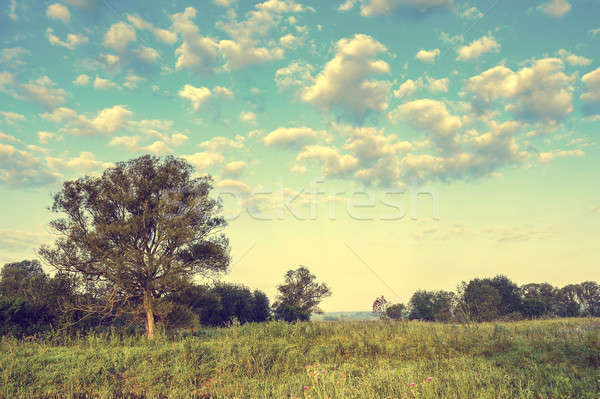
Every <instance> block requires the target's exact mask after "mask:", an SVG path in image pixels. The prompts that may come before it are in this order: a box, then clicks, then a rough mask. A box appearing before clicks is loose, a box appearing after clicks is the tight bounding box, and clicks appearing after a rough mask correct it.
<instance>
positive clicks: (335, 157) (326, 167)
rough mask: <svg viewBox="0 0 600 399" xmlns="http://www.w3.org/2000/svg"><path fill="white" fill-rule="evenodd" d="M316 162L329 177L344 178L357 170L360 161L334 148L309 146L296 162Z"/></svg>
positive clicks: (301, 152)
mask: <svg viewBox="0 0 600 399" xmlns="http://www.w3.org/2000/svg"><path fill="white" fill-rule="evenodd" d="M307 160H316V161H318V162H319V163H320V164H321V167H322V168H323V172H324V173H325V174H326V175H327V176H343V175H347V174H348V173H349V172H352V171H354V170H356V168H357V167H358V164H359V162H358V159H357V158H355V157H353V156H352V155H349V154H340V152H339V150H338V149H337V148H334V147H328V146H322V145H308V146H306V147H304V148H303V149H302V151H300V153H299V154H298V156H297V157H296V162H301V161H307Z"/></svg>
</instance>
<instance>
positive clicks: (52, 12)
mask: <svg viewBox="0 0 600 399" xmlns="http://www.w3.org/2000/svg"><path fill="white" fill-rule="evenodd" d="M46 15H47V16H48V18H51V19H58V20H61V21H62V22H64V23H65V24H68V23H69V21H70V20H71V13H70V12H69V9H68V8H67V6H65V5H62V4H60V3H54V4H50V5H49V6H48V8H47V9H46Z"/></svg>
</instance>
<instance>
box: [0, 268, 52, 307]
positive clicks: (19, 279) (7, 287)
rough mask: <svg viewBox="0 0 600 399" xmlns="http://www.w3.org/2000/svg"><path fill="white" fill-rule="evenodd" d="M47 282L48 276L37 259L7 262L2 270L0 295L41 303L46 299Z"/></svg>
mask: <svg viewBox="0 0 600 399" xmlns="http://www.w3.org/2000/svg"><path fill="white" fill-rule="evenodd" d="M47 282H48V276H47V275H46V273H44V271H43V270H42V265H41V263H40V262H39V261H37V260H24V261H21V262H15V263H7V264H5V265H4V266H3V267H2V271H0V295H3V296H5V297H12V298H22V299H25V300H26V301H27V302H29V303H32V304H40V303H42V302H44V300H45V294H46V292H45V290H46V284H47Z"/></svg>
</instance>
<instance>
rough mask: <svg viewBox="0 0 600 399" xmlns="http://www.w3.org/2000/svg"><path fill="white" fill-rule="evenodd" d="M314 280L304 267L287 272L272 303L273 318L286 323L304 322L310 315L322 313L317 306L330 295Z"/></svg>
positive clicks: (313, 276) (314, 277)
mask: <svg viewBox="0 0 600 399" xmlns="http://www.w3.org/2000/svg"><path fill="white" fill-rule="evenodd" d="M316 279H317V277H316V276H315V275H314V274H311V273H310V271H309V270H308V269H307V268H306V267H304V266H300V267H298V268H297V269H296V270H289V271H288V272H287V273H286V274H285V283H284V284H282V285H280V286H278V287H277V290H278V291H279V295H278V297H277V300H276V301H275V303H273V308H274V313H275V318H276V319H281V320H286V321H294V320H306V319H307V317H308V318H310V315H311V314H312V313H322V311H321V309H319V304H320V303H321V301H322V300H323V299H324V298H326V297H328V296H330V295H331V290H330V289H329V287H328V286H327V285H326V284H325V283H318V282H317V281H316Z"/></svg>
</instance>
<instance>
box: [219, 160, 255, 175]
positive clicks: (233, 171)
mask: <svg viewBox="0 0 600 399" xmlns="http://www.w3.org/2000/svg"><path fill="white" fill-rule="evenodd" d="M247 167H248V163H246V162H244V161H233V162H229V163H228V164H226V165H224V166H223V168H222V169H221V173H222V174H223V176H228V177H239V176H241V175H242V173H243V172H244V170H246V168H247Z"/></svg>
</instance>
